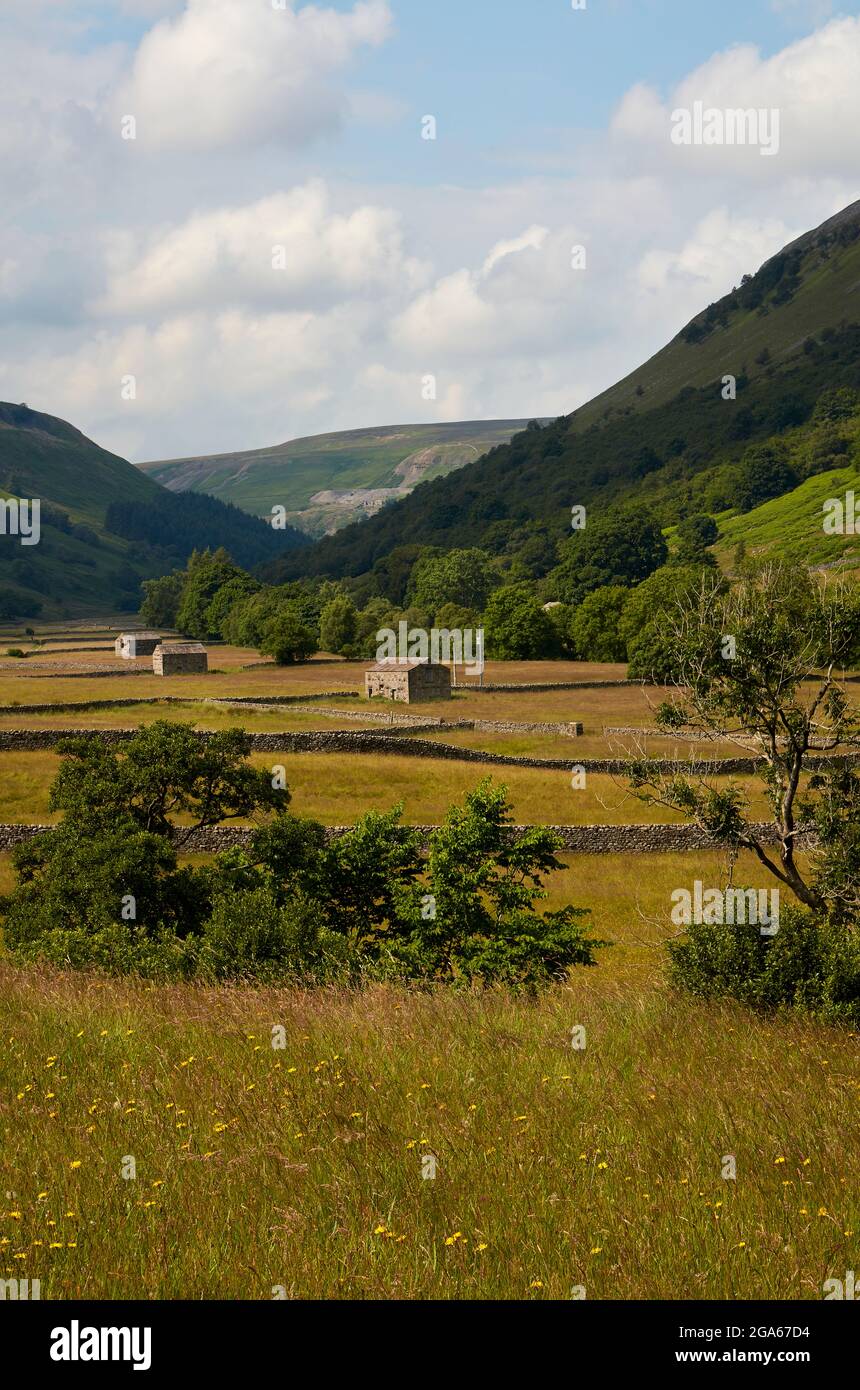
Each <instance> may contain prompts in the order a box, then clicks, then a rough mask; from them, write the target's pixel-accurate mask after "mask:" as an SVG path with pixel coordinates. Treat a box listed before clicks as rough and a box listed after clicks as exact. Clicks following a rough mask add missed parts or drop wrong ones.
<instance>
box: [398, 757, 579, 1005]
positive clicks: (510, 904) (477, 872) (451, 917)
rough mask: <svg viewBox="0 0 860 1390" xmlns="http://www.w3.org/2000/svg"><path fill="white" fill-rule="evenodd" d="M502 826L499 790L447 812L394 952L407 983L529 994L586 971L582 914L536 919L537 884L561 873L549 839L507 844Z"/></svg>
mask: <svg viewBox="0 0 860 1390" xmlns="http://www.w3.org/2000/svg"><path fill="white" fill-rule="evenodd" d="M511 821H512V816H511V814H510V806H509V804H508V800H507V790H506V788H505V787H504V786H499V787H494V786H493V785H492V782H491V781H490V779H486V780H485V781H483V782H482V783H481V784H480V785H479V786H478V787H477V788H476V789H475V790H474V791H473V792H470V793H469V794H468V795H467V797H466V799H465V803H464V805H463V806H452V807H451V809H450V810H449V812H448V814H447V816H446V818H445V824H444V825H443V826H442V827H441V828H440V829H439V830H437V831H436V832H435V833H434V834H433V836H432V839H431V842H430V859H429V866H428V867H429V888H430V892H429V894H428V896H427V899H426V900H425V901H424V904H423V915H422V917H421V919H420V921H417V920H416V921H414V922H413V924H412V929H411V931H410V930H407V931H406V932H405V933H402V934H401V935H400V937H399V939H398V942H397V944H396V947H395V951H396V954H397V955H398V957H399V958H400V959H401V960H402V961H403V962H404V963H405V964H406V965H407V967H408V972H409V974H411V975H418V976H421V975H424V976H428V977H430V978H431V979H454V980H463V981H465V982H469V981H472V980H476V979H479V980H484V981H491V980H492V981H499V982H505V983H507V984H511V985H519V986H523V987H526V988H535V987H536V986H539V985H546V984H549V983H551V982H552V981H554V980H559V979H563V978H564V977H565V975H566V974H567V972H568V970H569V969H570V968H571V966H573V965H592V964H593V963H594V955H593V952H594V948H595V947H596V946H597V945H599V944H601V943H598V942H596V941H593V940H590V939H589V938H587V937H586V936H585V935H584V933H583V929H582V919H583V918H584V917H585V916H587V912H585V911H584V910H583V909H581V908H575V907H565V908H562V909H561V910H560V911H557V912H548V913H546V914H545V915H544V916H540V915H539V914H538V912H536V911H535V904H536V903H537V902H541V901H545V900H546V898H547V893H546V890H545V889H544V887H543V876H544V875H545V874H547V873H549V872H552V871H554V870H556V869H559V868H561V867H562V865H561V861H560V860H559V859H558V858H557V857H556V853H557V851H558V849H559V848H560V841H559V839H558V837H557V836H556V835H555V834H554V832H553V831H552V830H550V829H548V828H547V827H545V826H533V827H531V828H530V829H529V830H527V831H526V832H525V833H524V834H523V835H521V836H520V837H519V838H518V839H515V838H514V837H513V836H512V835H511V833H510V824H511Z"/></svg>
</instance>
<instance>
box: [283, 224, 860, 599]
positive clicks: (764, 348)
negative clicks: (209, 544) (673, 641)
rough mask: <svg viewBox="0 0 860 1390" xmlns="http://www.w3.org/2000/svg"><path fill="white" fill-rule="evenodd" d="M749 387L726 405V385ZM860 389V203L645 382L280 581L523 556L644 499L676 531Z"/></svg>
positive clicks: (786, 254)
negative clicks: (731, 478) (592, 518)
mask: <svg viewBox="0 0 860 1390" xmlns="http://www.w3.org/2000/svg"><path fill="white" fill-rule="evenodd" d="M729 375H730V376H732V377H733V378H734V379H735V383H736V391H735V393H734V396H733V397H732V398H729V399H727V398H726V396H725V394H724V390H723V379H724V378H725V377H726V376H729ZM842 386H845V387H850V388H852V389H857V387H858V386H860V202H858V203H854V204H852V205H851V207H849V208H846V209H845V210H844V211H843V212H842V213H840V214H839V215H838V216H837V217H836V218H831V219H829V220H828V221H827V222H825V223H823V224H822V226H821V227H819V228H817V229H816V230H815V231H813V232H810V233H808V234H806V235H805V236H804V237H802V238H799V239H798V240H797V241H796V242H795V243H793V244H792V245H791V246H789V247H786V248H785V250H783V251H781V252H780V253H779V254H778V255H777V256H774V257H772V258H771V259H770V260H769V261H767V262H766V263H765V265H763V266H762V267H761V269H760V270H759V271H758V272H757V273H756V274H755V275H753V276H746V277H744V280H743V282H742V283H741V285H740V286H738V287H737V288H736V289H735V290H733V291H732V292H731V294H729V295H726V296H725V298H724V299H722V300H720V301H719V302H718V303H717V304H714V305H709V306H708V307H707V308H706V309H705V310H703V311H702V313H700V314H699V315H697V316H696V318H694V319H693V320H692V321H691V322H690V323H689V324H687V326H686V327H685V328H684V329H683V330H682V332H681V333H679V334H678V335H677V336H676V337H675V338H674V339H673V340H672V342H670V343H669V344H668V345H667V346H666V347H665V348H663V349H662V351H661V352H659V353H657V354H656V355H655V356H654V357H653V358H652V359H651V360H650V361H648V362H646V363H645V364H644V365H643V366H642V367H641V368H639V370H638V371H637V372H634V373H633V374H631V376H629V377H627V378H626V379H625V380H624V381H622V382H620V383H619V384H618V385H617V386H615V387H613V388H612V389H611V390H610V391H608V392H604V393H603V394H602V395H601V396H600V397H598V398H597V399H596V400H595V401H593V402H591V403H590V404H588V405H586V406H584V407H582V408H581V409H579V410H577V411H576V412H574V413H573V414H572V415H570V416H566V417H562V418H561V419H559V420H557V421H554V422H553V423H551V424H549V425H547V426H546V427H544V428H540V427H539V426H538V425H537V424H536V423H532V424H531V425H530V426H529V427H528V429H527V430H526V431H524V432H523V433H521V434H518V435H516V436H515V437H514V439H513V440H512V441H511V442H510V443H509V444H507V445H502V446H499V447H497V448H494V449H492V450H491V451H490V452H489V453H488V454H486V455H485V456H484V457H483V458H482V459H480V460H478V461H477V462H476V463H473V464H469V465H468V466H467V467H465V468H463V469H461V470H460V471H459V472H457V473H456V474H455V475H454V476H453V477H449V478H447V479H445V481H444V482H438V481H437V482H428V483H423V484H421V485H419V486H418V487H417V488H416V490H415V491H414V492H413V493H412V494H411V495H410V496H409V497H407V498H406V499H405V500H404V501H402V502H398V503H397V504H396V505H395V506H393V507H388V508H386V509H385V510H384V511H383V512H382V513H381V514H380V515H379V516H376V517H372V518H371V519H370V520H368V521H365V522H363V523H362V524H360V525H353V526H349V527H346V528H345V529H344V530H342V531H340V532H339V533H338V534H337V535H334V536H330V537H327V538H326V539H324V540H322V541H320V542H319V543H318V544H317V545H316V546H314V548H313V550H312V551H311V552H310V553H308V554H304V555H303V556H302V566H301V571H300V570H299V568H298V567H297V566H296V564H295V563H294V562H293V561H292V560H291V559H290V557H287V558H286V559H284V560H282V561H278V562H277V563H276V564H275V565H273V566H272V567H271V569H270V577H271V578H272V579H289V578H293V577H296V576H297V575H298V574H299V573H300V572H303V573H311V574H319V575H331V576H332V577H345V576H356V575H360V574H365V573H367V572H368V571H370V570H371V569H372V568H373V566H374V565H375V564H377V563H378V562H379V561H380V560H382V559H384V557H385V556H387V555H388V554H390V553H391V551H392V550H395V549H397V548H398V547H401V546H410V545H423V546H426V545H435V546H439V547H442V548H443V549H453V548H461V547H470V546H481V547H483V548H485V549H487V550H490V551H491V552H493V553H496V554H499V553H507V554H517V553H519V552H520V550H521V549H522V548H523V547H524V546H525V545H527V544H529V543H532V542H535V541H536V538H537V533H539V532H540V531H543V532H548V533H549V534H550V535H551V536H552V537H553V538H554V539H555V540H556V541H559V540H562V539H563V537H564V536H565V535H569V534H570V509H571V507H572V506H574V505H577V504H582V505H586V506H587V507H590V508H591V509H592V510H594V509H600V510H605V509H606V508H608V507H610V506H613V505H619V504H622V505H623V504H627V503H632V502H638V503H640V504H642V505H644V506H645V507H647V508H648V509H649V510H650V511H652V512H653V514H654V515H655V516H656V517H657V518H659V520H660V521H661V522H662V524H664V525H671V524H672V523H673V522H675V521H677V520H679V519H680V518H681V517H683V516H684V515H686V514H689V513H690V512H691V511H702V510H705V511H708V512H711V513H716V512H719V511H721V510H725V509H726V507H727V506H728V505H729V504H730V502H731V498H730V497H728V498H727V497H721V496H720V491H721V488H720V479H721V477H722V478H723V480H725V478H726V476H727V474H726V469H727V468H728V467H729V466H730V465H732V464H734V463H737V462H738V460H740V459H741V457H742V456H743V454H744V452H745V451H746V450H747V449H748V448H749V447H750V445H751V444H755V443H756V442H759V441H763V440H767V439H771V438H773V437H774V436H775V435H781V434H783V433H784V432H786V431H790V430H792V429H793V428H796V427H798V426H800V425H803V424H804V423H805V422H807V421H809V420H810V418H811V416H812V413H813V410H814V408H815V404H816V401H817V400H818V398H819V396H820V395H821V393H822V392H824V391H825V390H827V389H832V388H838V387H842Z"/></svg>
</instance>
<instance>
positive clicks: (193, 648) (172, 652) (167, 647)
mask: <svg viewBox="0 0 860 1390" xmlns="http://www.w3.org/2000/svg"><path fill="white" fill-rule="evenodd" d="M156 650H157V651H159V652H161V654H162V656H181V655H188V654H190V653H198V652H202V653H203V655H204V656H205V655H206V648H205V647H204V645H203V643H202V642H162V643H161V644H160V646H159V647H157V649H156Z"/></svg>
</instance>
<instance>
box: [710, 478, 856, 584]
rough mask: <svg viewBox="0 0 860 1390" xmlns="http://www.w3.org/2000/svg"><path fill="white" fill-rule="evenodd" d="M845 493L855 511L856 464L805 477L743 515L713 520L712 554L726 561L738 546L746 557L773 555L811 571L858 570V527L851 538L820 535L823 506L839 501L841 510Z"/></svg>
mask: <svg viewBox="0 0 860 1390" xmlns="http://www.w3.org/2000/svg"><path fill="white" fill-rule="evenodd" d="M849 492H853V493H854V494H855V497H856V499H857V503H858V507H860V463H858V462H853V463H851V464H849V466H848V467H846V468H835V469H832V470H831V471H829V472H827V473H819V474H817V475H816V476H815V477H814V478H807V479H806V481H805V482H803V483H801V484H800V486H799V487H796V488H794V489H793V490H792V491H791V492H787V493H785V495H784V496H782V497H775V498H773V499H772V500H771V501H770V502H764V503H762V505H761V506H760V507H755V508H754V509H753V510H752V511H751V512H747V513H746V514H744V515H727V516H718V517H717V522H718V524H719V527H720V539H719V541H718V542H717V544H716V545H715V546H714V550H715V552H716V554H717V556H718V557H719V558H720V559H721V560H722V559H726V558H728V557H729V556H730V555H731V553H732V551H733V549H734V547H736V546H737V545H738V543H739V542H741V541H742V542H743V544H744V546H745V548H746V551H747V554H748V555H751V556H766V555H770V554H773V555H779V556H780V557H781V558H783V559H787V560H793V561H797V562H798V563H799V564H802V565H804V566H807V567H811V568H820V569H850V570H855V569H857V568H858V567H860V526H858V528H857V532H858V533H857V534H856V535H852V534H850V532H849V531H848V530H846V531H845V532H844V533H841V534H840V533H837V534H828V533H827V532H826V531H825V530H824V517H825V512H824V504H825V502H829V501H830V500H831V499H838V500H839V501H841V502H842V503H843V505H844V502H845V498H846V494H847V493H849Z"/></svg>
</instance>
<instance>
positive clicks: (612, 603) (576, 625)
mask: <svg viewBox="0 0 860 1390" xmlns="http://www.w3.org/2000/svg"><path fill="white" fill-rule="evenodd" d="M629 597H630V590H629V589H625V588H623V587H622V586H621V585H619V584H613V585H610V586H608V587H607V588H605V589H595V590H594V592H593V593H591V594H587V595H586V597H585V598H584V599H583V600H582V603H581V604H580V605H579V607H578V608H576V609H574V613H573V618H572V620H571V624H570V636H571V640H572V642H573V646H574V649H575V651H576V654H577V657H578V658H579V660H580V661H625V660H626V659H627V643H626V642H625V640H624V638H623V637H622V636H621V632H620V631H619V623H620V621H621V617H622V614H623V613H624V608H625V605H626V603H627V600H628V599H629Z"/></svg>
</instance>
